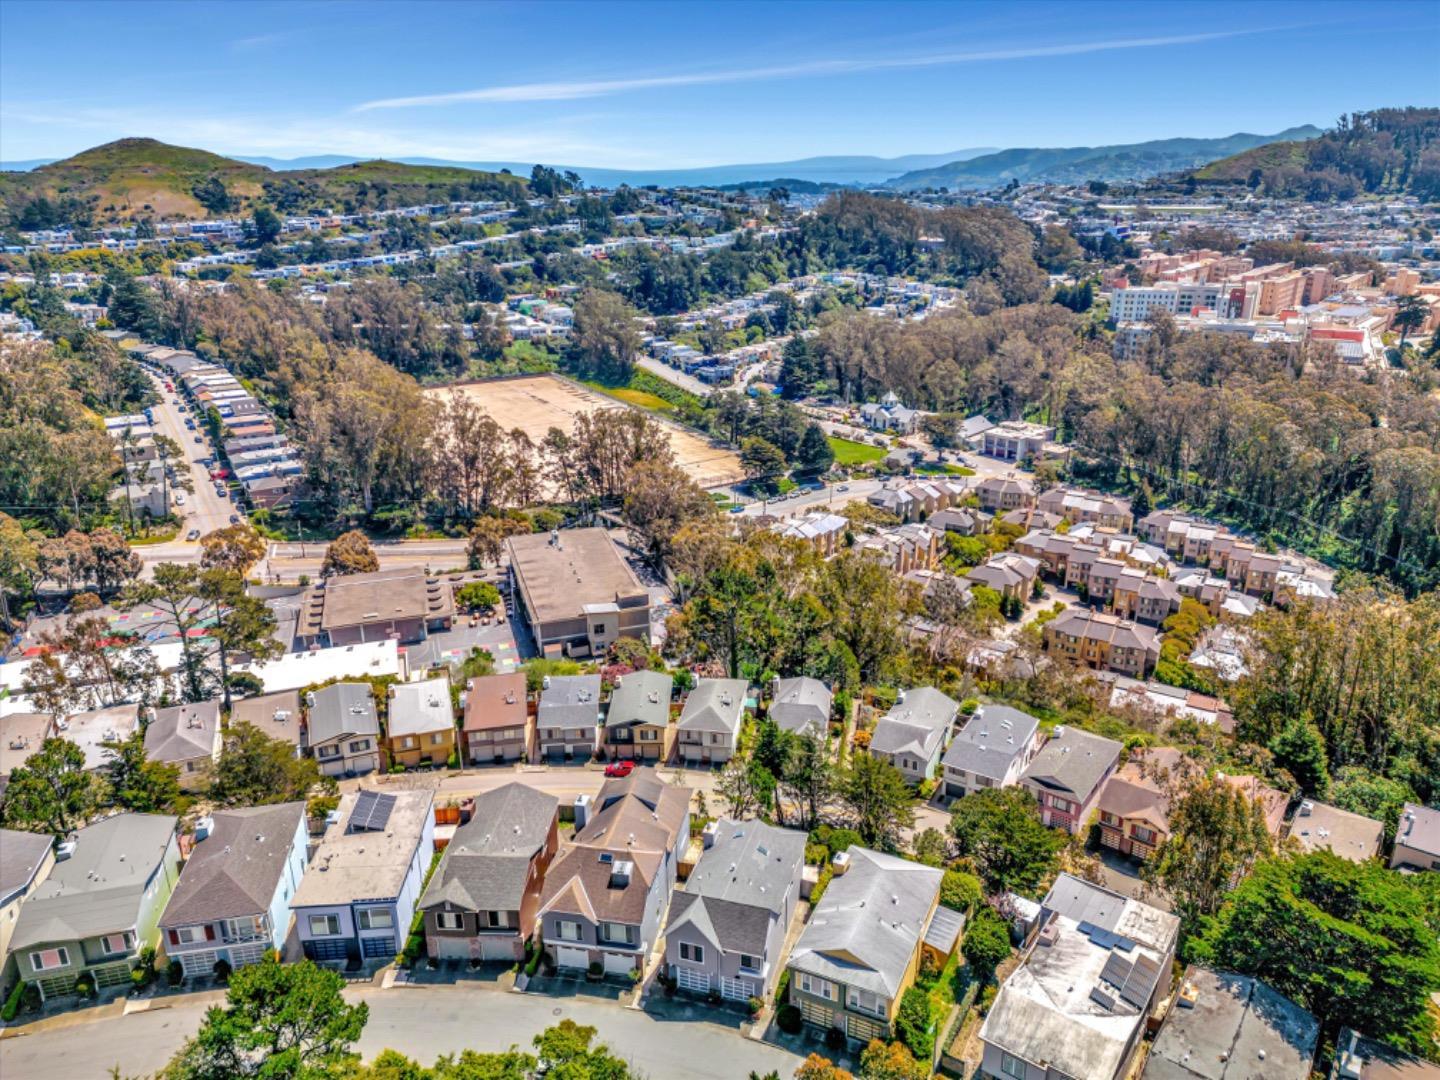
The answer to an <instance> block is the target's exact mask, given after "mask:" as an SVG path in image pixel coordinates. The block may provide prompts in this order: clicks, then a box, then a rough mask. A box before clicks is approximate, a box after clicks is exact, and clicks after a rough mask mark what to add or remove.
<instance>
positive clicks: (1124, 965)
mask: <svg viewBox="0 0 1440 1080" xmlns="http://www.w3.org/2000/svg"><path fill="white" fill-rule="evenodd" d="M1133 968H1134V965H1133V964H1131V963H1130V961H1129V960H1126V959H1125V957H1123V956H1121V955H1120V954H1119V953H1115V952H1112V953H1111V954H1110V956H1109V958H1107V959H1106V961H1105V969H1104V970H1103V971H1101V972H1100V978H1101V980H1102V981H1103V982H1107V983H1109V984H1110V985H1111V986H1113V987H1115V989H1116V990H1119V989H1121V988H1122V987H1124V985H1125V981H1126V980H1127V979H1129V978H1130V973H1131V971H1132V970H1133Z"/></svg>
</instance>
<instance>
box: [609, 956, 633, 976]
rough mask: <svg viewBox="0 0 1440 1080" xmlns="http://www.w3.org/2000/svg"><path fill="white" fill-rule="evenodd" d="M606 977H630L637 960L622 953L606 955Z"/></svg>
mask: <svg viewBox="0 0 1440 1080" xmlns="http://www.w3.org/2000/svg"><path fill="white" fill-rule="evenodd" d="M604 955H605V974H606V975H628V974H630V972H632V971H634V970H635V958H634V957H633V956H625V955H623V954H621V953H608V952H607V953H605V954H604Z"/></svg>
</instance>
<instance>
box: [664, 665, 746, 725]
mask: <svg viewBox="0 0 1440 1080" xmlns="http://www.w3.org/2000/svg"><path fill="white" fill-rule="evenodd" d="M749 685H750V684H749V683H747V682H746V681H745V680H744V679H701V680H699V681H698V682H697V683H696V684H695V689H694V690H691V691H690V696H689V697H687V698H686V699H685V708H684V709H682V710H681V712H680V724H679V727H680V728H681V729H682V730H684V731H725V732H729V733H730V734H732V735H734V734H735V733H736V732H738V731H739V730H740V717H741V715H742V714H743V713H744V711H745V691H746V690H747V689H748V688H749Z"/></svg>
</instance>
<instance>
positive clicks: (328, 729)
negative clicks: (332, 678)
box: [306, 682, 380, 776]
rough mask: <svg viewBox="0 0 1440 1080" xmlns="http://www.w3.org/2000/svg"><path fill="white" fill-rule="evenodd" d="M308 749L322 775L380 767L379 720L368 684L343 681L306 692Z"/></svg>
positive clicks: (358, 771) (348, 772) (371, 770)
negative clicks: (307, 693)
mask: <svg viewBox="0 0 1440 1080" xmlns="http://www.w3.org/2000/svg"><path fill="white" fill-rule="evenodd" d="M306 705H307V706H308V707H309V718H308V720H307V722H306V732H307V734H308V735H309V749H310V753H311V754H312V755H313V756H314V758H315V761H316V763H317V764H318V765H319V766H320V773H321V775H323V776H356V775H362V774H364V773H372V772H374V771H375V770H377V769H378V768H380V720H379V717H378V716H377V715H376V712H375V698H374V695H373V694H372V693H371V690H370V684H369V683H363V682H350V683H346V682H342V683H336V684H335V685H333V686H326V687H322V688H321V689H319V690H315V691H313V692H312V693H310V694H309V695H308V696H307V700H306Z"/></svg>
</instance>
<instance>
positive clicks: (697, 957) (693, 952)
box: [680, 941, 705, 964]
mask: <svg viewBox="0 0 1440 1080" xmlns="http://www.w3.org/2000/svg"><path fill="white" fill-rule="evenodd" d="M680 959H681V960H689V961H690V962H691V963H692V964H703V963H704V962H705V946H704V945H691V944H690V943H689V942H688V941H682V942H681V943H680Z"/></svg>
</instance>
